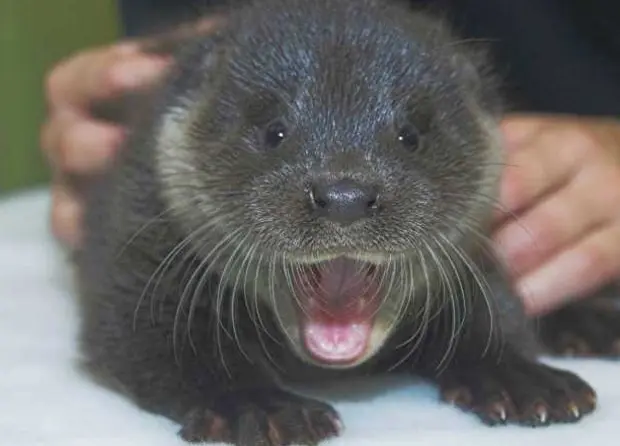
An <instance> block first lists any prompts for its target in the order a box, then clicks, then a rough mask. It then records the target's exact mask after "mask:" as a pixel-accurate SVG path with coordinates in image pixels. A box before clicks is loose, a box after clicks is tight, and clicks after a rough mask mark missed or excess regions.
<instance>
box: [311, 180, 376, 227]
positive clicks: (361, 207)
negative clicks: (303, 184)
mask: <svg viewBox="0 0 620 446" xmlns="http://www.w3.org/2000/svg"><path fill="white" fill-rule="evenodd" d="M308 194H309V198H310V203H311V205H312V207H313V209H314V210H315V212H316V214H317V215H318V216H320V217H323V218H326V219H329V220H331V221H333V222H335V223H339V224H342V225H348V224H351V223H354V222H355V221H357V220H361V219H362V218H366V217H370V216H372V215H373V214H374V213H375V212H376V210H377V200H378V198H379V193H378V190H377V188H376V187H374V186H371V185H367V184H362V183H360V182H358V181H355V180H352V179H341V180H336V181H330V180H319V181H317V182H315V183H314V184H313V185H312V187H311V188H310V189H309V190H308Z"/></svg>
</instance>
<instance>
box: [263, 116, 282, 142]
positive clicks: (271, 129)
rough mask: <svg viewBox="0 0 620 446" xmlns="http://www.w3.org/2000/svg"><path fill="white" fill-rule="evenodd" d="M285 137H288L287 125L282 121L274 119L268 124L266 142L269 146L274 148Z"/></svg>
mask: <svg viewBox="0 0 620 446" xmlns="http://www.w3.org/2000/svg"><path fill="white" fill-rule="evenodd" d="M284 138H286V126H285V125H284V123H283V122H282V121H280V120H277V121H273V122H271V123H269V124H268V125H267V128H266V129H265V144H266V145H267V146H268V147H270V148H272V149H273V148H275V147H277V146H279V145H280V143H281V142H282V140H284Z"/></svg>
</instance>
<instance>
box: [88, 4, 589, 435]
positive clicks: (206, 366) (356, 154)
mask: <svg viewBox="0 0 620 446" xmlns="http://www.w3.org/2000/svg"><path fill="white" fill-rule="evenodd" d="M337 3H338V6H335V4H334V3H333V2H332V3H331V5H332V6H327V5H329V4H330V3H329V2H327V1H317V2H301V1H296V0H292V1H283V0H279V1H278V0H268V1H265V2H259V7H258V8H257V9H249V10H248V11H247V12H243V10H241V12H240V13H239V14H238V15H234V16H233V17H234V18H233V19H232V20H231V21H230V22H229V23H228V25H227V26H224V27H223V29H222V31H221V32H220V33H217V34H215V35H211V36H205V37H197V38H196V39H195V40H194V41H186V42H184V43H183V44H182V45H180V46H179V47H180V51H179V52H178V53H177V55H176V57H177V63H176V65H175V66H174V68H173V69H172V71H171V73H170V75H169V77H168V78H167V81H166V82H165V83H164V84H163V88H161V89H158V90H157V93H156V94H155V95H154V96H153V97H151V100H150V101H149V102H148V104H149V106H148V107H145V108H139V109H138V110H140V113H135V115H136V117H135V120H134V121H133V124H132V128H133V132H132V133H131V135H130V137H129V141H128V142H127V145H126V147H125V148H124V150H122V151H121V152H120V155H119V157H118V159H117V160H116V163H115V165H114V166H113V168H112V169H111V170H110V171H109V172H108V173H106V174H105V175H104V176H102V177H101V178H99V179H97V180H96V181H95V182H94V184H92V190H91V191H90V193H89V199H88V206H87V213H86V217H85V225H86V229H87V231H86V240H85V244H84V247H83V249H82V250H81V251H80V252H79V253H77V257H76V260H77V266H78V268H77V269H78V279H79V284H80V292H81V296H82V309H83V312H82V317H83V328H82V345H83V352H84V362H85V365H86V366H87V367H88V369H89V370H90V371H91V372H92V373H93V374H94V375H96V376H98V377H99V378H100V379H102V381H104V382H105V383H106V384H108V385H111V386H112V387H114V388H116V389H118V390H119V391H122V392H124V393H126V394H128V395H130V396H131V397H132V398H133V399H134V401H135V402H136V403H137V404H138V405H139V406H141V407H143V408H144V409H146V410H148V411H151V412H155V413H159V414H163V415H165V416H167V417H170V418H171V419H174V420H176V421H178V422H179V423H181V424H182V425H183V429H182V435H183V437H184V438H186V439H188V440H209V439H210V440H222V441H228V442H231V443H236V444H257V443H252V441H254V440H252V441H250V440H248V438H258V437H260V438H262V439H263V440H261V441H265V444H274V445H275V444H288V443H289V442H291V441H297V442H300V443H304V444H305V443H312V442H314V441H320V440H322V439H323V438H327V437H329V436H331V435H336V434H337V433H338V426H339V423H338V422H337V421H336V419H337V413H335V412H334V411H333V409H331V408H329V406H323V405H321V403H318V402H316V401H314V400H310V399H303V398H302V399H301V400H296V399H294V398H292V397H291V394H289V393H288V392H284V394H283V393H282V391H281V390H278V389H282V388H284V386H286V384H290V383H294V382H301V383H306V382H308V381H310V380H314V381H319V382H320V381H322V380H325V379H336V380H337V379H342V378H346V377H348V376H351V375H354V376H359V375H362V374H376V373H388V372H390V371H406V372H410V373H416V374H419V375H422V376H425V377H428V378H430V379H432V380H435V381H437V382H438V383H439V384H440V386H442V389H444V387H445V389H444V390H447V389H448V388H449V387H450V385H449V384H450V383H455V382H457V383H459V382H460V383H461V384H463V383H464V384H463V385H462V386H461V388H462V387H467V383H468V382H469V381H467V379H466V378H464V377H463V376H464V375H463V374H462V373H461V372H462V371H469V370H473V369H474V368H476V370H478V369H480V370H481V371H480V372H479V373H478V375H477V378H476V379H477V380H479V379H484V376H486V375H489V376H491V375H493V374H494V373H495V372H494V370H496V369H495V367H496V366H497V364H500V366H501V367H500V369H501V368H502V367H509V368H510V367H513V369H517V370H518V368H519V367H523V370H526V369H527V370H529V369H528V367H530V368H531V367H533V368H534V370H539V369H538V368H537V367H539V368H540V369H541V370H542V369H543V366H542V365H537V364H538V363H536V362H535V359H534V357H535V356H536V354H537V353H538V351H537V349H538V347H537V342H536V339H535V336H534V331H533V330H532V328H531V327H530V321H528V320H527V319H526V318H525V316H524V314H523V311H522V308H521V305H520V302H519V300H518V299H517V298H515V297H514V294H513V293H512V292H511V290H510V289H509V287H508V286H507V282H506V280H505V279H504V277H503V275H502V272H501V271H499V270H498V269H497V268H496V263H495V262H494V261H492V259H489V258H488V257H487V255H486V253H487V251H486V249H485V244H486V239H485V237H484V234H486V230H487V224H488V219H489V217H490V211H491V209H492V207H493V205H494V204H495V197H496V196H497V182H498V178H499V174H500V171H501V167H502V161H501V148H500V147H499V140H498V138H497V134H496V132H497V130H496V122H497V120H498V119H499V117H500V115H501V108H500V105H501V104H499V103H498V101H497V97H498V94H497V91H496V90H495V83H494V81H493V79H492V78H491V77H487V72H486V66H485V65H484V64H481V65H480V64H478V63H477V59H476V58H475V55H474V54H469V53H467V52H466V50H465V49H464V48H462V47H461V46H460V45H456V44H450V42H453V41H455V40H456V37H454V36H451V35H449V34H448V31H447V30H446V28H445V27H443V26H442V27H437V26H436V23H438V22H435V21H434V20H432V19H431V18H430V17H427V16H426V15H422V14H413V13H412V14H410V15H406V14H403V11H402V10H401V9H398V8H396V9H390V8H384V7H381V6H377V5H378V2H375V1H371V0H357V1H340V2H337ZM311 5H314V6H311ZM319 24H321V25H322V26H324V27H325V30H326V32H327V33H328V35H331V36H337V37H338V38H339V39H341V42H343V43H344V44H345V45H347V44H348V45H351V47H353V48H356V50H355V51H357V54H358V55H359V56H360V57H361V60H360V61H359V63H358V61H356V60H354V59H348V55H347V54H346V52H342V53H340V54H338V53H337V50H338V48H343V47H338V46H335V47H333V48H331V49H330V48H329V46H327V47H326V48H328V49H327V50H326V52H324V53H321V51H318V50H316V49H313V48H317V47H318V42H320V33H319V34H317V30H318V28H317V26H318V25H319ZM386 24H392V25H394V26H393V27H390V26H384V25H386ZM230 30H232V32H231V31H230ZM261 42H262V43H261ZM272 42H279V44H280V45H279V46H274V45H272ZM369 42H375V43H372V44H371V43H369ZM418 44H422V45H423V47H422V48H418V47H416V45H418ZM257 50H260V51H258V52H257ZM401 50H403V51H405V52H408V53H409V54H411V55H417V56H418V57H419V58H418V59H417V60H412V61H410V62H408V63H407V64H403V58H402V56H399V53H398V52H399V51H401ZM334 51H336V53H334ZM257 54H260V55H257ZM330 57H331V58H330ZM481 60H482V59H481ZM361 62H363V64H362V63H361ZM304 64H305V65H304ZM317 64H318V65H317ZM366 65H368V66H367V67H366ZM316 66H320V67H321V68H320V69H319V73H320V74H322V75H325V78H324V79H322V80H318V81H317V78H316V74H315V77H312V76H309V77H308V79H309V80H308V82H307V83H306V84H304V79H303V78H302V77H301V75H302V74H303V73H307V72H311V71H312V70H313V69H315V68H316ZM362 68H363V70H362ZM264 73H269V74H270V76H271V77H266V76H265V75H264ZM328 73H329V74H330V75H331V76H332V77H329V76H328ZM397 73H398V76H402V79H398V76H397ZM296 75H298V76H299V77H296ZM278 76H280V77H278ZM287 76H288V77H287ZM291 76H292V77H291ZM390 76H393V77H390ZM405 80H406V81H405ZM300 85H302V87H300ZM353 85H356V86H357V87H356V88H358V90H357V91H358V92H357V93H356V94H351V91H352V90H351V88H352V86H353ZM384 85H390V86H397V87H399V88H402V91H399V96H398V100H397V101H396V102H397V103H398V104H400V105H403V104H406V105H407V106H414V109H415V107H419V108H417V109H415V111H414V112H413V115H412V116H413V118H414V119H418V121H417V123H418V124H419V125H420V126H421V127H424V126H426V127H424V129H425V130H424V132H423V137H424V139H423V141H424V146H423V147H422V148H421V149H420V152H419V153H415V154H413V155H406V154H405V155H403V152H402V151H401V149H400V148H398V147H395V146H394V144H393V142H389V141H391V140H390V139H389V137H390V135H391V134H390V133H389V130H386V133H384V136H385V139H386V140H387V141H388V142H387V143H384V144H383V145H378V142H376V141H375V138H371V137H368V135H370V134H371V133H368V132H372V131H375V132H379V133H380V132H381V131H382V130H381V129H380V128H379V127H378V125H379V124H381V123H383V124H384V127H385V128H386V129H389V128H390V125H389V123H390V122H391V120H394V119H395V120H396V121H398V119H400V118H401V117H402V115H401V116H399V115H398V113H397V112H398V110H399V109H398V107H394V108H390V107H387V106H386V104H387V102H381V99H379V100H377V99H376V98H382V97H383V96H382V95H385V94H390V93H393V92H390V91H385V90H383V89H382V88H383V86H384ZM330 88H331V90H330ZM259 92H260V93H262V94H259ZM416 95H417V96H416ZM412 98H416V100H415V101H411V99H412ZM326 99H329V101H327V100H326ZM373 101H374V102H373ZM399 101H400V102H399ZM138 102H139V103H141V104H142V105H144V102H142V101H138ZM282 104H284V105H287V106H288V107H290V109H286V112H287V113H289V114H288V115H287V116H288V117H289V118H288V119H292V120H294V121H295V123H296V125H297V127H296V128H298V129H301V130H300V131H299V133H298V136H296V138H297V139H294V141H293V142H292V143H291V145H290V146H285V147H284V148H282V149H281V151H279V152H277V153H267V152H264V151H262V149H261V147H260V143H259V142H257V141H258V140H257V139H256V133H253V131H255V130H256V129H260V128H261V126H262V125H264V124H265V123H266V122H268V121H269V120H270V119H273V118H274V117H277V116H280V115H281V114H282V113H284V112H283V110H284V109H282V108H281V107H282ZM240 110H241V111H243V113H247V114H246V115H245V117H242V116H239V115H238V114H237V113H239V111H240ZM291 110H292V111H291ZM308 110H311V111H308ZM102 113H103V112H102ZM108 113H111V114H114V113H115V112H110V110H108ZM248 116H249V118H248ZM409 117H411V116H409ZM123 119H125V118H123ZM381 119H384V121H383V122H381ZM240 124H244V125H245V126H242V127H240ZM332 125H333V127H331V126H332ZM253 129H254V130H253ZM240 135H241V136H242V137H240ZM386 135H387V136H386ZM449 136H451V137H453V138H454V139H453V140H452V142H451V143H448V142H447V139H446V138H448V137H449ZM330 138H331V139H330ZM369 141H370V142H369ZM287 147H288V148H287ZM352 148H355V150H347V149H352ZM369 160H370V161H369ZM231 166H232V167H231ZM317 166H318V172H319V173H316V172H317ZM412 166H413V168H412ZM326 173H328V174H330V175H336V176H338V175H354V176H357V177H359V178H361V179H362V180H365V181H371V180H372V181H379V182H380V183H381V184H382V185H383V187H384V190H385V191H387V192H386V195H387V196H388V197H389V199H390V200H391V203H393V204H394V207H393V208H392V211H391V213H388V214H387V216H384V217H382V218H379V219H377V221H375V222H369V223H365V224H363V225H361V226H359V227H358V228H357V230H356V231H357V232H355V234H354V232H353V231H348V230H341V229H338V228H334V227H326V226H322V225H320V224H317V223H316V222H315V221H313V220H312V219H309V218H308V217H307V216H306V214H304V208H303V206H301V205H300V204H299V201H300V199H299V198H298V197H297V196H296V194H297V193H299V191H300V190H303V187H304V181H306V180H308V178H311V176H312V175H315V174H321V175H324V174H326ZM403 247H405V248H406V249H404V250H403V249H402V248H403ZM343 249H344V250H346V251H347V252H356V253H360V252H366V253H374V255H375V256H377V255H380V256H382V259H383V260H388V259H389V260H390V262H389V263H386V265H387V266H386V270H387V271H388V272H387V273H386V274H387V277H388V279H386V280H391V281H392V282H393V283H396V285H395V287H390V293H389V298H388V299H387V303H386V306H385V308H386V309H384V310H383V311H384V312H383V313H382V314H383V315H382V319H381V320H382V321H384V322H386V324H387V325H385V326H383V328H381V330H382V331H381V334H382V335H383V334H384V335H385V339H381V341H380V342H379V344H377V346H376V347H377V351H376V354H374V355H372V356H371V357H368V358H365V361H364V362H363V363H362V364H360V365H358V366H357V367H355V368H352V369H343V370H330V369H328V368H325V367H320V366H317V365H315V364H312V363H310V362H309V361H308V360H307V358H304V356H303V354H302V353H300V351H301V350H300V348H299V347H298V345H299V342H300V341H299V340H296V339H295V338H294V333H295V327H294V325H295V324H294V322H292V321H293V319H292V316H291V314H290V312H291V310H290V309H291V308H292V305H294V296H291V295H290V293H289V294H288V295H287V293H286V292H285V291H286V285H287V283H286V273H285V272H286V271H287V268H289V269H288V271H289V272H291V271H294V268H295V266H294V265H299V264H302V263H303V262H302V261H301V260H300V259H301V257H303V256H306V257H317V258H318V257H321V256H325V255H327V254H328V253H332V254H333V253H337V252H340V250H343ZM283 253H284V256H283V255H282V254H283ZM287 259H289V261H291V260H290V259H293V261H292V263H290V264H288V265H289V266H286V265H287V263H286V262H287ZM295 259H297V260H295ZM383 260H382V261H383ZM229 261H230V262H229ZM291 265H292V266H291ZM276 269H277V271H278V274H279V276H276V275H275V273H274V271H275V270H276ZM282 271H284V273H283V272H282ZM275 277H279V279H277V280H278V281H279V282H278V283H277V284H274V283H272V282H271V281H270V279H271V280H272V281H273V280H275V279H274V278H275ZM278 287H279V288H278ZM489 287H490V288H489ZM276 289H277V290H278V293H276ZM282 290H284V291H282ZM278 310H280V311H281V314H279V313H278ZM287 312H288V313H287ZM282 318H284V319H285V320H284V321H283V320H282ZM388 325H389V327H388ZM287 327H288V328H290V330H287ZM544 370H547V369H546V368H544ZM549 373H551V372H549ZM558 373H559V374H560V375H561V376H564V375H562V373H564V372H558ZM485 374H486V375H485ZM493 376H494V375H493ZM532 376H534V375H532ZM536 376H538V375H536ZM545 376H546V375H545ZM553 376H555V375H553ZM569 376H571V377H572V376H573V375H569ZM442 377H444V378H442ZM540 379H542V378H540ZM571 379H572V378H571ZM574 379H575V380H577V381H575V382H576V383H577V384H575V383H573V384H574V386H573V387H574V389H573V390H574V392H573V393H574V396H575V398H576V399H577V400H578V403H579V404H580V406H579V407H580V410H582V411H583V413H586V412H588V411H589V410H591V409H592V408H593V407H590V406H588V405H587V404H586V403H584V402H583V401H585V400H587V399H588V398H589V396H590V393H591V394H592V397H593V391H591V389H590V388H589V387H588V386H587V384H585V383H582V382H581V381H580V380H579V379H578V378H576V377H575V378H574ZM531 381H532V382H534V384H536V382H535V379H534V377H532V380H531ZM571 382H573V381H571ZM469 383H470V384H471V382H469ZM564 387H565V386H564ZM575 389H578V390H575ZM508 391H509V392H511V391H514V389H508ZM474 393H475V392H474ZM231 395H234V397H235V398H232V397H231ZM584 395H586V396H584ZM470 396H471V395H470ZM474 396H475V395H474ZM231 398H232V399H231ZM291 398H292V399H291ZM470 399H471V398H470ZM276 403H277V404H276ZM470 403H471V401H470ZM482 403H484V401H482ZM482 403H480V404H482ZM274 404H275V406H274ZM278 404H280V406H278ZM472 404H473V403H472ZM549 404H550V406H553V404H556V405H557V404H560V403H557V402H554V401H551V402H550V403H549ZM466 406H467V405H465V407H466ZM470 406H471V404H470ZM248 407H249V408H250V409H248ZM274 407H284V408H288V409H290V410H288V411H286V410H284V411H280V412H279V411H278V410H276V409H274ZM308 407H312V410H310V409H308ZM297 410H298V411H297ZM478 410H479V411H480V410H482V409H480V408H478ZM308 411H310V412H308ZM523 411H526V410H525V409H524V410H523ZM482 412H484V410H482ZM308 413H310V414H311V415H308ZM296 414H297V415H296ZM312 414H314V415H312ZM515 416H516V415H515ZM519 416H521V417H522V418H523V417H525V415H523V414H520V415H519ZM248 417H249V418H248ZM287 417H289V418H287ZM290 417H292V418H290ZM296 417H297V418H296ZM517 418H518V417H517ZM301 419H303V420H305V421H303V422H302V421H300V420H301ZM248 420H250V421H248ZM513 421H515V420H513ZM516 421H522V420H519V419H517V420H516ZM295 423H297V424H299V423H302V424H303V423H306V425H304V426H305V427H301V428H296V429H293V430H291V429H290V426H291V425H295V426H297V424H295ZM287 426H289V427H287ZM274 432H275V434H274ZM252 435H255V436H258V437H252Z"/></svg>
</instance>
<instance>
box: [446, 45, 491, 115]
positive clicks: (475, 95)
mask: <svg viewBox="0 0 620 446" xmlns="http://www.w3.org/2000/svg"><path fill="white" fill-rule="evenodd" d="M451 59H452V60H451V62H452V64H453V68H454V70H455V71H456V72H457V73H459V77H460V79H461V80H462V86H463V89H464V91H465V92H466V94H468V95H470V97H471V98H472V99H473V100H475V101H476V102H478V104H479V105H480V106H481V107H482V108H483V109H484V110H485V111H486V112H487V113H489V114H492V115H498V114H500V113H501V112H502V109H503V101H502V96H501V92H500V88H499V80H498V77H497V75H496V74H495V73H494V72H493V69H492V64H491V62H490V57H489V55H488V52H487V51H486V49H483V48H473V47H471V46H469V47H468V48H463V49H462V50H460V51H457V52H455V53H454V54H453V55H452V58H451Z"/></svg>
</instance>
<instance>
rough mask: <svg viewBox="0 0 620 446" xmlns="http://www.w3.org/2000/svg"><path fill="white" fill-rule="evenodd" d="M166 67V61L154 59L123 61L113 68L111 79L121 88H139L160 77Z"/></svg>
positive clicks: (144, 58)
mask: <svg viewBox="0 0 620 446" xmlns="http://www.w3.org/2000/svg"><path fill="white" fill-rule="evenodd" d="M166 65H167V61H166V60H163V59H161V58H155V57H143V58H139V59H133V60H128V61H124V62H121V63H119V64H118V65H116V66H115V67H114V68H113V71H112V79H113V81H114V82H115V83H116V84H117V85H119V86H121V87H123V88H137V87H141V86H143V85H144V84H148V83H149V82H150V81H151V80H153V79H155V78H157V77H158V76H159V75H161V73H162V71H163V69H164V68H165V67H166Z"/></svg>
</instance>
